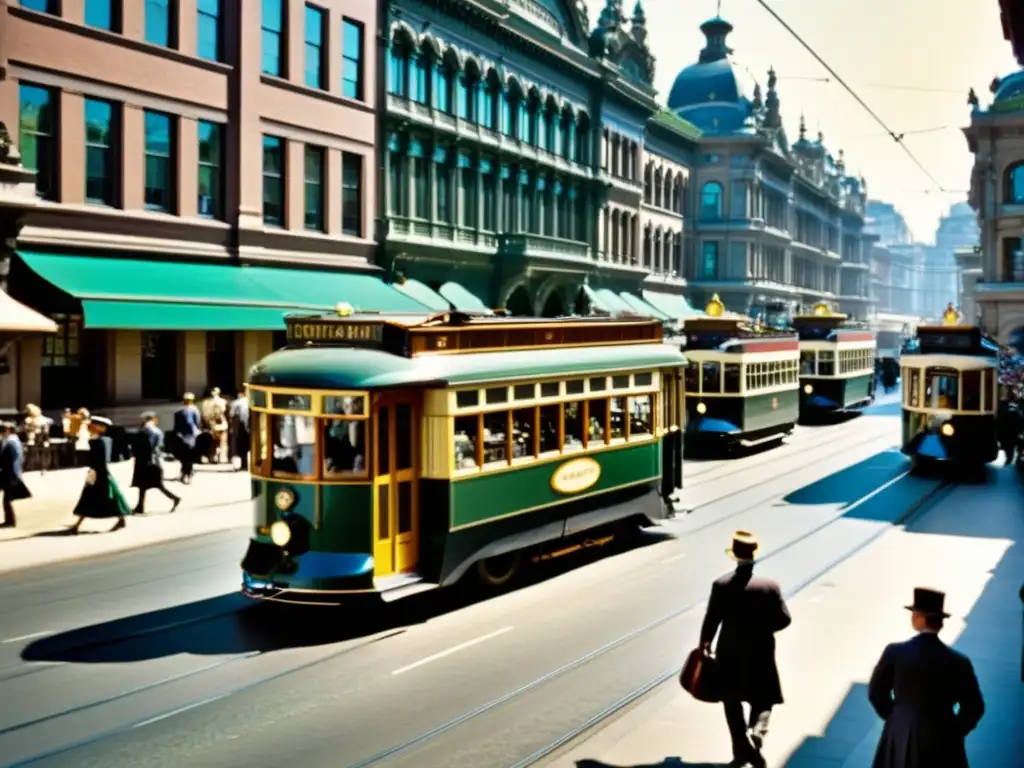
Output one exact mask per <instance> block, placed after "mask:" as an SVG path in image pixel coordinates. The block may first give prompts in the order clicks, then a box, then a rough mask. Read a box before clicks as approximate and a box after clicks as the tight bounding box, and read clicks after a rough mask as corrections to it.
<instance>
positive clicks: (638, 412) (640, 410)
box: [629, 395, 653, 438]
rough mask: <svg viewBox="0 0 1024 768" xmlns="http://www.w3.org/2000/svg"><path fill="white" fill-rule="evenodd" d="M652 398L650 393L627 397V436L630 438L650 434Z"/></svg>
mask: <svg viewBox="0 0 1024 768" xmlns="http://www.w3.org/2000/svg"><path fill="white" fill-rule="evenodd" d="M652 400H653V398H652V397H651V396H650V395H635V396H634V397H631V398H629V436H630V437H631V438H633V437H641V436H645V435H650V434H652V432H651V427H652V424H651V411H652V402H651V401H652Z"/></svg>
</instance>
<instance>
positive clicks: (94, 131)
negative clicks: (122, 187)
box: [85, 99, 117, 205]
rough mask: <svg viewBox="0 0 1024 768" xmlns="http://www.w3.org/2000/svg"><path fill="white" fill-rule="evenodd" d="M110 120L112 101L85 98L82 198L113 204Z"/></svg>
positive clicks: (113, 130) (114, 171)
mask: <svg viewBox="0 0 1024 768" xmlns="http://www.w3.org/2000/svg"><path fill="white" fill-rule="evenodd" d="M114 120H115V118H114V105H113V104H111V103H110V102H109V101H100V100H99V99H86V100H85V199H86V200H87V201H88V202H90V203H98V204H100V205H115V200H114V195H115V189H116V185H115V180H116V178H117V163H116V162H115V160H116V154H115V150H114V147H115V145H116V140H117V131H116V126H115V124H114Z"/></svg>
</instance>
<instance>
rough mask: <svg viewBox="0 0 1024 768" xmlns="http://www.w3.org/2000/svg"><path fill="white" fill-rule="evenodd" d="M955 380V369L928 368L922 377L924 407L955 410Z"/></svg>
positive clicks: (956, 398)
mask: <svg viewBox="0 0 1024 768" xmlns="http://www.w3.org/2000/svg"><path fill="white" fill-rule="evenodd" d="M957 381H958V376H957V373H956V372H955V371H936V370H932V369H929V370H928V371H927V372H926V373H925V379H924V401H925V407H927V408H931V409H933V410H938V411H955V410H956V408H957V404H958V396H957Z"/></svg>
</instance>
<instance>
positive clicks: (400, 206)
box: [342, 133, 409, 229]
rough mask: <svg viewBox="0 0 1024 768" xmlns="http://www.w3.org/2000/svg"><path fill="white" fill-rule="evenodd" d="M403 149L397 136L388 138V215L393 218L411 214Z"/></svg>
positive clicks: (406, 164) (392, 135) (406, 165)
mask: <svg viewBox="0 0 1024 768" xmlns="http://www.w3.org/2000/svg"><path fill="white" fill-rule="evenodd" d="M401 148H402V147H401V143H400V141H399V139H398V136H397V135H396V134H394V133H392V134H391V135H390V136H388V213H389V214H391V215H392V216H407V215H408V212H409V187H408V186H407V184H408V179H409V177H408V174H407V173H406V168H407V167H408V161H407V160H406V158H405V157H404V156H403V155H402V152H401ZM342 215H343V216H344V208H343V209H342ZM342 229H344V222H342Z"/></svg>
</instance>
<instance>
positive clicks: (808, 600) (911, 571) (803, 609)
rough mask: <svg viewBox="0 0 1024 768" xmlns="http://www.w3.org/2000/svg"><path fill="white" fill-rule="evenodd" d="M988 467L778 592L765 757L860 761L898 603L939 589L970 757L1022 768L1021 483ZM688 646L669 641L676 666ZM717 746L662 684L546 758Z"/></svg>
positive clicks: (600, 762) (710, 727) (658, 764)
mask: <svg viewBox="0 0 1024 768" xmlns="http://www.w3.org/2000/svg"><path fill="white" fill-rule="evenodd" d="M990 477H991V478H992V481H991V485H989V486H988V487H961V488H959V489H957V490H956V491H954V492H953V494H952V495H951V496H950V497H948V498H947V499H946V500H945V502H944V503H943V504H942V506H941V508H939V509H937V510H935V511H934V512H932V513H931V514H930V515H928V516H926V517H925V518H924V519H923V520H922V521H921V523H920V524H919V525H917V526H915V527H913V528H911V529H910V530H906V531H905V530H903V529H899V528H894V529H893V530H892V531H891V532H889V533H887V534H886V535H885V536H883V537H882V538H881V539H879V540H878V541H877V542H876V543H875V544H873V545H872V546H871V547H870V548H869V549H867V550H865V551H864V552H862V553H861V554H860V555H858V556H856V557H854V558H853V559H851V560H849V561H847V562H845V563H843V564H842V565H840V566H839V567H837V568H836V569H834V570H833V571H831V572H830V573H829V574H827V575H826V576H825V577H823V578H822V579H820V580H819V581H817V582H815V583H813V584H811V585H810V586H809V587H808V588H806V589H805V590H803V591H802V592H801V593H800V594H798V595H797V596H796V597H795V598H793V599H792V600H790V601H789V602H790V610H791V613H792V614H793V625H792V626H791V627H790V628H789V629H788V630H786V631H784V632H782V633H780V634H779V635H778V651H777V658H778V663H779V669H780V672H781V675H782V688H783V694H784V695H785V697H786V704H784V705H782V706H780V707H778V708H776V710H775V711H774V712H773V716H772V729H771V732H770V733H769V735H768V741H767V743H766V744H765V750H764V755H765V758H766V759H767V762H768V765H770V766H773V768H781V766H788V768H812V766H816V767H817V766H820V767H821V768H868V767H869V766H870V765H871V761H872V758H873V757H874V749H875V745H876V744H877V741H878V737H879V735H880V734H881V730H882V723H881V722H880V721H879V720H878V718H877V717H876V716H875V714H874V712H873V710H872V709H871V706H870V704H869V703H868V701H867V693H866V683H867V680H868V678H869V676H870V674H871V670H872V668H873V666H874V664H875V662H876V661H877V659H878V656H879V654H880V653H881V651H882V649H883V648H884V647H885V645H886V644H888V643H889V642H893V641H896V640H900V639H904V638H907V637H909V636H910V635H911V634H912V631H911V630H910V626H909V615H908V613H907V612H906V611H905V610H904V609H903V608H902V606H903V605H905V604H906V603H907V602H909V600H910V599H911V595H912V591H913V588H914V586H933V587H936V588H938V589H942V590H944V591H945V592H946V593H947V598H946V605H947V610H948V611H949V612H950V613H952V614H953V616H954V618H952V619H950V620H949V621H948V622H947V624H946V628H945V629H944V630H943V632H942V637H943V639H944V640H945V641H946V642H947V643H952V644H954V645H955V647H957V648H958V649H959V650H961V651H963V652H964V653H966V654H968V655H969V656H970V658H971V660H972V662H973V663H974V668H975V671H976V673H977V675H978V678H979V681H980V683H981V688H982V692H983V694H984V696H985V699H986V705H987V709H988V711H987V712H986V714H985V717H984V719H982V721H981V724H980V726H979V727H978V729H977V730H976V731H975V732H974V733H973V734H971V736H970V737H968V740H967V748H968V755H969V758H970V761H971V765H972V766H977V768H1004V767H1005V768H1011V767H1012V766H1021V765H1024V761H1022V759H1021V757H1020V756H1021V755H1024V729H1021V723H1024V684H1022V683H1021V670H1020V664H1021V642H1022V638H1021V608H1022V606H1021V601H1020V598H1019V596H1018V591H1019V590H1020V587H1021V579H1022V577H1024V491H1022V489H1021V486H1020V481H1019V480H1018V478H1017V476H1016V473H1014V472H1012V471H1010V470H1004V469H998V470H994V471H993V472H992V474H991V476H990ZM723 566H724V564H723ZM786 586H787V585H785V584H783V585H782V587H783V589H784V590H785V589H786ZM960 617H965V618H960ZM695 644H696V637H692V638H685V637H684V638H680V648H679V658H680V663H681V662H682V660H683V658H685V655H686V653H687V652H688V651H689V650H690V648H691V647H692V646H694V645H695ZM731 756H732V755H731V753H730V749H729V738H728V731H727V730H726V727H725V721H724V717H723V715H722V711H721V707H720V706H718V705H710V704H701V703H699V702H696V701H694V700H693V699H692V698H690V697H689V696H688V695H687V694H685V693H684V692H683V691H682V690H681V689H680V688H679V687H678V684H677V683H676V682H675V681H674V680H673V681H670V682H669V683H666V684H665V685H663V686H661V687H660V688H659V689H657V690H656V691H655V692H653V693H652V694H650V695H649V696H648V697H647V699H646V700H643V701H642V702H641V703H640V704H638V705H637V706H635V707H634V708H633V709H631V710H629V711H627V712H626V713H624V714H623V715H622V716H620V717H619V718H618V719H616V720H614V721H612V722H611V723H610V724H609V725H608V726H607V727H606V728H604V729H603V730H600V731H598V732H596V733H595V734H594V735H593V736H592V737H591V738H589V739H587V740H586V741H583V742H581V743H577V744H576V745H575V746H573V747H570V748H569V750H568V751H567V752H563V754H562V755H561V756H560V757H556V758H555V759H554V760H553V761H550V762H549V763H547V765H548V766H550V767H551V768H610V767H612V766H615V767H616V768H627V767H629V768H646V767H648V766H649V767H650V768H719V767H722V768H724V766H725V765H726V764H727V763H728V762H729V759H730V758H731Z"/></svg>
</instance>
